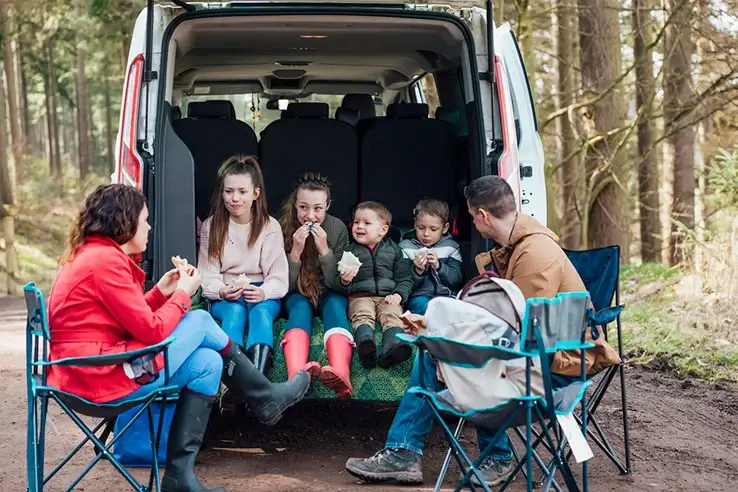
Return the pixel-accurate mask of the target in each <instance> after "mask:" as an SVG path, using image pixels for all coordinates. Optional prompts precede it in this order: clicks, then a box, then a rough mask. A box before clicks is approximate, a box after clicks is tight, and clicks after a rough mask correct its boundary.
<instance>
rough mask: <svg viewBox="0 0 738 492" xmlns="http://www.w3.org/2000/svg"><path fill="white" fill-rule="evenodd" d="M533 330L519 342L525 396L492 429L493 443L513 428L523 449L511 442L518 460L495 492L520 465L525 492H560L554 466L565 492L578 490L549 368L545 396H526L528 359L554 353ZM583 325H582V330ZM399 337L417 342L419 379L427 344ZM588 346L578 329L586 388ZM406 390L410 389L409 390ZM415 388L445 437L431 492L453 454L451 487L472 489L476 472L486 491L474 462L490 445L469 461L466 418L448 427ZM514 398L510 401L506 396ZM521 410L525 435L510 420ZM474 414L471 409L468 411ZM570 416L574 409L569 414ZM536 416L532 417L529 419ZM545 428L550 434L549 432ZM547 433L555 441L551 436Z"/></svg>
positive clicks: (584, 486) (584, 467)
mask: <svg viewBox="0 0 738 492" xmlns="http://www.w3.org/2000/svg"><path fill="white" fill-rule="evenodd" d="M532 325H533V326H532V327H533V329H532V330H531V332H529V333H527V337H528V338H529V339H528V340H521V342H522V343H524V347H523V348H522V350H521V352H520V354H519V356H520V357H524V358H525V360H526V375H525V377H526V394H525V395H524V396H521V397H519V398H516V399H515V407H514V408H513V409H512V411H511V412H510V414H509V416H508V417H507V419H506V420H505V422H504V424H503V425H502V426H501V427H500V428H499V429H498V430H497V433H496V434H495V437H494V439H493V441H495V440H497V438H499V437H500V436H501V435H502V433H504V432H507V430H508V429H510V428H513V429H515V432H516V433H517V435H518V436H519V437H520V439H521V440H522V441H523V444H524V445H525V448H526V453H525V457H524V458H523V459H521V457H520V456H519V455H518V453H517V451H516V450H515V448H514V447H512V446H511V449H512V452H513V456H514V458H515V460H516V461H517V465H516V466H515V468H514V469H513V470H512V472H511V473H510V475H509V476H508V478H507V479H506V480H505V481H504V482H503V483H502V484H501V485H500V486H499V489H498V490H499V492H503V491H505V490H506V489H507V487H508V486H509V485H510V484H511V483H512V482H513V480H514V478H515V476H516V475H517V474H518V473H519V472H520V471H521V470H523V466H524V465H525V470H523V474H524V475H525V477H526V485H527V489H526V490H527V491H528V492H532V490H533V488H534V487H539V486H541V485H543V486H544V487H545V490H550V488H551V487H553V488H554V490H556V491H557V492H561V490H562V489H561V487H560V486H559V485H558V483H557V482H556V479H555V473H556V470H561V473H562V476H563V479H564V481H565V482H566V485H567V488H568V490H570V491H572V492H579V490H580V489H579V486H578V485H577V483H576V480H575V479H574V476H573V473H572V471H571V468H570V466H569V462H568V458H569V457H568V456H566V457H565V456H564V450H565V447H566V444H567V441H566V438H565V436H564V435H563V432H562V430H561V428H560V426H559V425H557V420H556V415H557V414H556V409H555V407H554V403H553V389H552V385H551V375H550V372H549V370H548V366H547V365H544V366H543V368H542V372H543V379H544V387H545V395H544V396H536V395H531V367H532V363H531V359H532V358H533V357H540V358H541V360H547V359H548V357H547V356H548V355H550V353H553V352H555V350H553V351H549V350H548V349H547V348H546V347H545V345H544V342H543V338H542V335H541V333H540V331H539V330H538V326H537V322H536V321H535V320H534V321H533V323H532ZM585 329H586V328H585ZM399 338H402V339H403V340H405V341H407V342H410V343H414V344H416V345H418V349H419V350H418V354H419V358H420V360H419V364H418V367H419V370H420V372H421V373H420V380H421V381H423V380H424V379H423V371H424V363H423V357H430V354H427V353H426V352H427V350H426V348H425V347H424V346H423V344H422V342H419V337H408V336H406V335H399ZM591 347H593V344H591V343H589V342H585V341H584V333H582V340H581V341H580V346H579V348H580V353H581V368H582V371H581V375H580V377H581V382H582V383H583V387H584V388H585V389H586V388H587V387H588V386H589V385H590V384H591V382H589V381H587V380H586V374H585V364H584V361H585V352H586V349H587V348H591ZM410 391H413V389H411V390H410ZM415 392H417V393H419V394H420V395H421V396H423V397H424V398H425V399H426V401H427V402H428V404H429V405H430V407H431V409H432V411H433V414H434V416H435V419H436V420H437V421H438V422H439V424H440V426H441V429H442V430H443V433H444V437H445V438H446V441H447V442H448V443H449V449H448V451H447V453H446V458H445V460H444V463H443V466H442V468H441V472H440V474H439V476H438V479H437V481H436V484H435V488H434V491H435V492H438V491H440V490H441V487H442V485H443V480H444V478H445V475H446V473H447V471H448V466H449V464H450V460H451V457H454V458H455V459H456V462H457V464H458V466H459V469H460V470H462V471H463V476H462V479H461V481H460V482H459V483H458V485H457V486H456V488H455V491H460V490H462V489H463V488H464V487H465V486H468V487H469V488H471V490H473V491H474V490H476V487H477V486H476V485H474V484H473V483H472V482H471V477H472V476H475V477H476V479H477V480H478V481H479V484H480V485H478V487H480V488H481V489H482V490H484V491H485V492H491V489H490V487H489V486H488V485H487V484H486V483H485V481H484V480H483V478H482V477H481V474H480V473H479V471H478V469H477V468H478V466H479V465H480V464H481V463H482V462H483V461H484V459H485V458H486V457H487V455H488V454H489V452H490V451H491V448H492V446H493V445H490V446H488V447H487V449H485V450H483V451H482V452H481V453H480V455H479V457H478V458H477V459H476V460H474V461H472V460H471V459H470V458H469V456H468V454H467V453H466V452H465V451H464V449H463V446H461V444H460V442H459V440H458V439H459V437H460V435H461V431H462V429H463V425H464V422H465V417H464V416H463V415H462V416H459V422H458V424H457V426H456V430H455V431H453V432H452V431H451V429H450V427H449V426H448V424H447V423H446V422H445V420H444V418H443V415H442V414H441V412H442V410H439V409H438V408H437V406H436V404H435V401H434V399H433V397H432V396H431V395H429V394H428V392H427V391H423V389H422V388H420V391H418V390H417V389H416V390H415ZM510 401H513V400H510ZM580 404H581V406H582V414H583V416H584V417H583V419H582V421H581V423H580V425H582V427H583V429H584V431H585V433H586V428H587V409H586V406H587V400H586V398H581V401H580ZM521 411H524V412H525V423H524V426H525V435H523V433H522V432H521V431H520V429H519V428H518V427H517V426H516V425H515V422H516V421H517V418H518V414H519V413H520V412H521ZM473 413H475V412H473ZM572 414H573V413H572ZM534 417H535V418H534ZM534 421H535V422H536V423H538V424H539V425H540V427H541V432H540V433H535V434H534V431H533V422H534ZM549 431H550V432H549ZM552 434H553V437H554V438H555V441H554V439H553V438H552ZM534 437H536V438H537V441H536V443H540V442H541V441H545V447H546V448H547V449H548V450H549V451H550V452H551V454H552V456H553V459H552V460H551V461H549V462H548V464H546V463H545V462H544V461H543V459H542V458H541V457H540V455H538V453H537V452H536V450H535V449H536V446H534V445H530V444H527V443H531V442H532V441H533V438H534ZM534 461H535V463H536V465H537V466H538V468H539V469H540V470H541V472H542V475H543V477H545V482H544V483H540V482H541V481H540V480H539V481H538V482H534V480H533V462H534ZM581 490H582V491H583V492H588V490H589V486H588V462H587V461H584V462H583V463H582V489H581Z"/></svg>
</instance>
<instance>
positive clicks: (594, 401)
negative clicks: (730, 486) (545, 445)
mask: <svg viewBox="0 0 738 492" xmlns="http://www.w3.org/2000/svg"><path fill="white" fill-rule="evenodd" d="M608 249H610V250H613V251H616V252H617V255H616V256H617V278H616V280H615V286H614V289H613V292H612V294H611V295H610V296H608V297H609V298H610V305H609V306H600V307H599V308H597V307H596V308H597V309H599V310H604V309H607V308H609V307H610V308H611V307H619V306H621V304H620V247H619V246H604V247H601V248H594V249H588V250H579V251H575V250H564V252H565V253H566V254H567V256H569V255H570V254H586V253H592V252H595V251H602V250H608ZM613 300H614V304H613ZM612 321H615V326H616V334H617V345H618V348H617V350H618V355H619V357H620V363H619V364H617V365H614V366H611V367H608V368H606V369H604V370H602V371H600V372H599V373H597V374H594V375H592V376H589V378H588V379H590V380H592V381H594V379H595V378H598V377H600V376H602V377H601V379H600V380H599V381H598V382H597V383H596V384H595V389H594V391H592V395H591V396H590V398H589V403H588V405H587V415H586V419H587V422H588V424H591V426H589V425H588V427H587V432H586V434H585V435H586V436H587V437H588V438H591V439H592V441H593V442H594V443H595V444H596V445H597V447H599V448H600V450H602V452H603V453H605V455H606V456H607V457H608V458H609V459H610V461H612V463H613V464H614V465H615V466H616V467H617V469H618V471H619V472H620V474H621V475H630V474H632V472H633V470H632V467H631V453H630V439H629V431H630V429H629V424H628V397H627V389H626V384H625V366H626V357H625V354H624V352H623V324H622V318H621V313H620V312H619V311H618V313H617V316H616V317H615V319H614V320H612ZM612 321H607V322H606V323H604V324H602V325H600V327H601V328H602V332H603V333H604V335H605V340H606V341H608V342H609V341H610V338H609V330H608V327H609V325H610V323H611V322H612ZM618 373H619V375H620V403H621V410H622V414H623V447H624V450H623V451H624V455H625V456H624V458H625V464H623V462H622V460H621V458H620V457H618V455H617V452H616V451H615V449H613V447H612V444H610V441H609V439H607V437H606V436H605V433H604V431H603V430H602V427H601V426H600V424H599V422H598V421H597V417H596V415H595V413H596V412H597V409H598V408H599V406H600V403H602V399H603V398H604V396H605V394H606V393H607V390H608V388H609V387H610V384H611V383H612V380H613V379H615V376H616V374H618ZM583 417H584V414H583V413H580V414H579V415H575V418H576V419H577V421H578V422H579V424H580V425H581V424H582V419H583ZM593 429H594V432H593ZM595 433H596V434H595ZM570 456H571V451H569V453H568V455H567V459H568V458H569V457H570Z"/></svg>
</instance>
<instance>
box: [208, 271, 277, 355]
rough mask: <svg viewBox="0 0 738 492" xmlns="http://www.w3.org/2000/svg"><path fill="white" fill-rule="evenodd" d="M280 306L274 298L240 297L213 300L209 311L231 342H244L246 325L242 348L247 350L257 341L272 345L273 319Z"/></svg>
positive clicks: (275, 317)
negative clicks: (245, 298)
mask: <svg viewBox="0 0 738 492" xmlns="http://www.w3.org/2000/svg"><path fill="white" fill-rule="evenodd" d="M254 285H259V284H254ZM280 308H281V306H280V303H279V301H278V300H276V299H267V300H265V301H261V302H257V303H251V302H246V301H244V300H243V298H241V299H239V300H237V301H215V302H213V305H212V307H211V308H210V311H211V312H212V313H213V317H215V319H217V320H220V323H221V328H223V331H224V332H226V333H227V334H228V336H229V337H230V338H231V340H233V343H237V344H239V345H241V344H243V343H244V338H245V333H246V326H247V325H248V328H249V330H248V339H247V340H246V344H245V345H243V347H244V349H246V350H248V349H249V347H251V346H252V345H256V344H257V343H263V344H265V345H269V346H270V347H272V346H273V344H274V320H275V319H277V316H279V310H280Z"/></svg>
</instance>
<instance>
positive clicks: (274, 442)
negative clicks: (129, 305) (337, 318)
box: [0, 299, 738, 492]
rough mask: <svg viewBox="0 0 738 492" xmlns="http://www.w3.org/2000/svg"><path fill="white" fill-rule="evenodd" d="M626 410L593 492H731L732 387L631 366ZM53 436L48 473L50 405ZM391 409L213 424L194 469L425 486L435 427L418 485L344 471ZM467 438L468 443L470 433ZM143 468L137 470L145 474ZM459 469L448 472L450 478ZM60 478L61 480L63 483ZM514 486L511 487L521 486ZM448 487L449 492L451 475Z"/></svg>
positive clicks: (369, 445)
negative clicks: (627, 460)
mask: <svg viewBox="0 0 738 492" xmlns="http://www.w3.org/2000/svg"><path fill="white" fill-rule="evenodd" d="M24 318H25V312H24V308H23V303H22V302H21V301H17V300H8V299H0V395H1V396H0V401H1V402H2V407H1V408H2V410H0V429H2V431H1V432H2V434H1V435H2V436H3V439H2V440H1V441H0V442H1V443H2V448H1V449H0V463H1V464H0V490H2V491H8V492H16V491H17V492H22V491H23V490H25V485H26V481H25V473H26V469H25V443H26V434H25V433H26V394H25V391H26V390H25V382H24V353H25V341H24V338H23V327H24ZM628 384H629V386H628V391H629V398H630V400H629V402H630V405H629V408H630V416H631V444H632V450H633V463H634V474H633V475H632V476H630V477H623V476H620V475H619V474H618V473H617V471H616V469H615V468H614V467H613V466H612V465H611V464H610V463H609V462H608V461H606V459H605V458H604V455H603V454H602V453H601V452H600V451H599V450H598V449H595V458H594V459H593V460H592V462H591V465H590V490H592V491H594V492H606V491H622V490H633V491H641V490H644V491H666V490H670V491H687V490H689V491H728V490H735V489H736V485H735V483H736V480H738V424H737V423H736V419H738V388H736V387H733V386H727V385H720V384H718V385H708V384H704V383H701V382H696V383H691V382H689V381H686V382H685V381H680V380H677V379H675V378H673V377H671V376H669V375H666V374H663V373H659V372H654V371H647V370H644V369H633V370H632V371H630V376H629V382H628ZM615 395H616V392H615V391H612V388H611V395H610V396H609V397H608V398H606V399H605V402H604V403H603V406H602V407H601V408H600V410H599V411H598V413H599V415H600V418H601V422H602V423H603V425H604V426H605V428H606V429H609V430H611V431H614V429H615V428H616V424H617V417H618V416H619V415H618V413H617V410H616V406H615V402H616V396H615ZM50 415H51V418H52V420H53V422H54V424H55V427H56V429H57V430H58V435H57V434H54V433H52V432H49V434H48V439H47V460H46V463H47V471H48V470H49V465H50V464H52V463H54V464H55V462H56V460H58V459H60V458H61V456H63V454H64V453H65V451H66V450H67V449H69V447H70V444H72V443H73V442H76V440H77V439H78V436H80V435H81V433H80V432H79V431H78V430H77V429H76V428H75V427H74V425H73V424H72V422H71V421H69V420H68V419H64V418H62V415H61V410H60V409H59V408H58V407H55V406H53V405H52V406H50ZM393 415H394V409H393V408H392V407H391V406H376V405H361V404H356V403H352V404H349V405H337V404H335V403H328V404H326V403H311V402H306V403H303V404H300V405H299V406H297V407H295V408H294V409H292V410H291V411H290V412H289V413H288V414H287V415H286V416H285V418H284V419H283V421H282V422H281V423H280V424H278V425H277V426H275V427H273V428H265V427H262V426H258V425H252V424H249V423H248V422H221V423H220V424H219V425H218V428H217V434H216V435H214V436H213V437H212V438H211V439H210V442H209V444H210V448H209V449H208V450H207V451H205V452H203V453H201V454H200V460H199V464H198V467H197V471H198V473H199V474H200V476H201V477H202V480H203V482H204V483H205V484H206V485H209V486H211V487H213V486H216V485H223V486H226V487H228V490H229V491H254V492H255V491H265V492H266V491H275V490H276V491H288V490H294V491H316V492H317V491H321V492H322V491H325V490H331V491H352V492H353V491H360V490H363V491H366V490H396V489H400V490H406V491H414V490H418V491H419V490H432V482H433V481H434V479H435V476H436V473H437V470H438V469H439V468H440V463H441V461H442V459H443V455H444V453H445V450H446V447H445V445H444V441H443V438H442V435H441V433H440V431H439V430H436V431H434V433H433V434H432V435H431V437H430V438H429V440H428V446H427V450H426V458H425V461H424V472H425V475H426V481H427V484H426V486H425V487H401V488H400V487H395V486H391V485H372V486H370V485H363V484H360V483H358V482H357V481H356V480H355V479H354V478H353V477H351V476H350V475H348V474H347V473H346V472H345V471H343V464H344V463H345V461H346V459H347V458H348V457H349V456H369V455H371V454H372V453H373V452H375V451H377V450H378V449H379V448H381V447H382V445H383V443H384V435H385V433H386V430H387V428H388V427H389V425H390V423H391V421H392V416H393ZM466 440H467V441H469V443H470V446H469V448H470V449H471V443H472V441H473V440H474V436H473V433H470V432H467V434H466ZM90 456H91V453H89V452H87V453H84V454H82V453H81V456H79V457H78V458H77V459H75V460H74V461H73V464H74V466H72V467H71V468H68V469H65V470H66V471H64V472H62V473H61V474H60V476H58V477H55V478H54V479H53V480H52V481H51V482H50V483H49V486H48V487H47V489H46V490H49V491H60V490H64V487H65V485H66V483H68V482H69V480H70V478H71V477H72V476H73V474H74V472H76V471H79V470H81V468H82V467H83V466H84V465H85V464H86V463H87V460H88V459H89V457H90ZM142 474H143V472H142V471H141V470H138V471H136V475H138V476H142ZM457 476H458V475H457V472H456V469H455V466H453V465H452V469H451V471H450V472H449V477H451V478H455V477H457ZM65 482H66V483H65ZM521 482H522V481H521V480H518V483H516V484H515V486H514V487H512V490H521V485H520V483H521ZM447 485H448V486H452V485H453V484H452V483H451V480H447ZM75 490H86V491H100V490H104V491H105V492H118V491H126V490H130V488H129V487H127V485H126V484H125V482H124V481H123V480H122V479H119V478H118V476H117V475H116V474H115V473H114V471H113V470H112V469H111V468H110V467H109V466H108V465H102V466H101V467H96V469H95V470H94V471H93V472H92V473H91V475H90V476H89V477H88V478H86V479H85V480H84V481H83V482H82V484H81V485H80V486H78V488H77V489H75Z"/></svg>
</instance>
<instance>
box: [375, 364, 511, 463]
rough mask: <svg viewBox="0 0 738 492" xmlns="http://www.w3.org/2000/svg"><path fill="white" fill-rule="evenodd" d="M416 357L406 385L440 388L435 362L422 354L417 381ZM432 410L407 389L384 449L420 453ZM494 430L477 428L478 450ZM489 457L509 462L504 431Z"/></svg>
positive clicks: (493, 433) (508, 449)
mask: <svg viewBox="0 0 738 492" xmlns="http://www.w3.org/2000/svg"><path fill="white" fill-rule="evenodd" d="M419 359H420V357H419V356H416V357H415V363H414V364H413V370H412V372H411V373H410V380H409V381H408V388H411V387H413V386H422V387H424V388H427V389H429V390H432V391H440V390H441V389H443V384H442V383H441V382H440V381H438V379H437V378H436V363H435V362H433V360H431V358H430V357H428V356H424V357H423V380H422V381H421V380H420V363H419ZM434 417H435V416H434V414H433V410H432V409H431V407H430V403H428V402H427V401H426V400H425V398H423V397H422V396H420V395H418V394H413V393H408V392H407V391H406V392H405V394H404V395H403V396H402V400H400V407H399V408H398V409H397V413H396V414H395V419H394V420H393V421H392V426H391V427H390V430H389V432H388V433H387V442H386V444H385V447H387V448H395V449H396V448H400V449H407V450H408V451H412V452H414V453H418V454H420V455H422V454H423V447H424V446H425V438H426V437H428V434H429V433H430V431H431V428H432V427H433V420H434ZM495 433H496V432H495V431H494V430H489V429H482V428H477V443H478V444H479V451H480V452H482V451H484V450H485V449H486V448H487V446H488V445H490V444H492V442H493V441H492V438H493V437H494V436H495ZM489 456H490V457H491V458H492V459H495V460H499V461H509V460H511V459H512V450H511V449H510V440H509V439H508V437H507V434H502V435H501V436H500V438H499V439H498V440H497V442H496V443H495V445H494V447H493V448H492V451H491V452H490V454H489Z"/></svg>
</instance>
